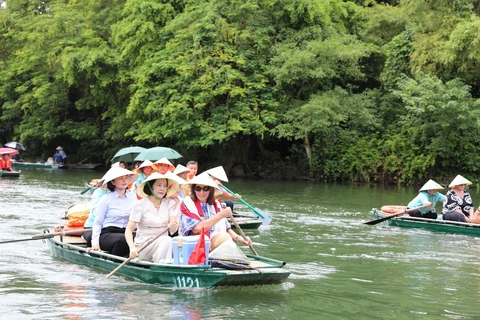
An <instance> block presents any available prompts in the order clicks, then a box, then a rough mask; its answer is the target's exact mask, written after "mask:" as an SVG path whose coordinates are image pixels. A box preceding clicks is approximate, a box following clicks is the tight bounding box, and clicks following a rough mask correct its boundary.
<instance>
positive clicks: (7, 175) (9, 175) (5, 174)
mask: <svg viewBox="0 0 480 320" xmlns="http://www.w3.org/2000/svg"><path fill="white" fill-rule="evenodd" d="M0 172H1V175H0V177H2V178H18V177H20V172H21V170H19V171H0Z"/></svg>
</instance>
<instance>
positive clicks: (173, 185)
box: [137, 172, 187, 198]
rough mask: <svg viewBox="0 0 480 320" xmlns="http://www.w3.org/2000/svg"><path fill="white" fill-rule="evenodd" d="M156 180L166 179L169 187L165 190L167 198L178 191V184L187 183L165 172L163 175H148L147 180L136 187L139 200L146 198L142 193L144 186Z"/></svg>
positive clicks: (157, 173)
mask: <svg viewBox="0 0 480 320" xmlns="http://www.w3.org/2000/svg"><path fill="white" fill-rule="evenodd" d="M157 179H168V182H169V186H168V189H167V197H169V196H170V195H172V194H173V193H176V192H177V191H178V190H180V184H185V183H187V181H185V180H183V179H182V178H180V177H179V176H177V175H174V174H173V173H171V172H167V173H165V174H161V173H159V172H154V173H152V174H151V175H149V176H148V177H147V179H145V180H144V181H142V183H140V185H139V186H138V187H137V195H138V196H139V197H141V198H145V197H146V196H147V194H146V193H145V191H144V188H145V184H146V183H147V182H148V181H152V180H157Z"/></svg>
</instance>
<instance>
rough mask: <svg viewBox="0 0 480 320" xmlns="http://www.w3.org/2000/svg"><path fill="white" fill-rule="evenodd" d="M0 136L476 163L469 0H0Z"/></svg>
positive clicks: (478, 34)
mask: <svg viewBox="0 0 480 320" xmlns="http://www.w3.org/2000/svg"><path fill="white" fill-rule="evenodd" d="M0 3H1V6H0V21H1V24H0V106H1V108H0V121H1V124H2V125H1V127H0V142H7V141H10V140H17V141H21V142H22V143H24V144H25V145H26V146H27V149H28V151H27V152H26V153H25V154H24V155H25V156H29V155H30V156H31V157H34V156H40V157H42V158H46V157H47V156H50V155H51V153H53V150H54V149H55V147H56V146H57V145H62V146H66V147H65V149H66V150H67V151H68V152H69V156H70V159H72V160H71V161H75V160H77V161H80V160H82V159H84V158H85V157H86V156H89V159H90V161H108V160H109V157H110V156H111V155H112V154H113V153H114V152H115V151H116V150H118V149H119V148H122V147H125V146H128V145H142V146H145V147H150V146H156V145H164V146H170V147H173V148H175V149H177V150H178V151H179V152H180V153H182V154H183V155H184V156H185V159H184V160H185V161H184V162H186V161H187V160H189V159H190V158H194V159H197V160H199V161H200V163H208V164H212V165H220V164H222V165H224V166H225V167H226V168H227V169H231V168H233V167H236V170H235V172H236V173H241V172H242V170H239V168H243V170H244V171H245V172H246V174H247V175H260V176H272V177H285V178H292V177H305V178H310V179H323V180H353V181H371V182H373V181H376V182H396V183H414V182H416V181H418V180H422V181H423V180H425V179H428V178H436V177H448V176H452V175H455V174H457V173H461V174H463V175H465V176H467V177H469V178H470V179H472V180H476V174H477V173H478V172H479V171H480V165H479V163H480V152H479V151H480V150H479V148H480V147H479V146H478V144H477V142H478V140H479V138H480V114H479V111H480V106H479V100H478V98H479V96H480V75H479V74H480V72H479V71H480V70H479V68H480V49H479V45H478V44H479V43H480V17H479V13H480V3H478V1H476V0H448V1H447V0H439V1H427V0H398V1H374V0H365V1H363V0H356V1H341V0H326V1H325V0H321V1H320V0H268V1H265V0H256V1H252V0H242V1H238V0H196V1H191V0H114V1H94V0H43V1H38V0H7V1H3V2H2V1H0Z"/></svg>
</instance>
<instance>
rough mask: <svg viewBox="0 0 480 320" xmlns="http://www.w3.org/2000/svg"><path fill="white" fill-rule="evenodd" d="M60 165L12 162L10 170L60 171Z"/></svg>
mask: <svg viewBox="0 0 480 320" xmlns="http://www.w3.org/2000/svg"><path fill="white" fill-rule="evenodd" d="M61 167H62V165H61V164H60V165H59V164H50V163H40V162H21V161H20V162H18V161H16V162H12V168H16V169H50V170H52V169H53V170H56V169H60V168H61Z"/></svg>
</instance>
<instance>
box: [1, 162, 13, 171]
mask: <svg viewBox="0 0 480 320" xmlns="http://www.w3.org/2000/svg"><path fill="white" fill-rule="evenodd" d="M6 168H8V169H10V170H12V161H11V160H10V159H2V163H1V169H6Z"/></svg>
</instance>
